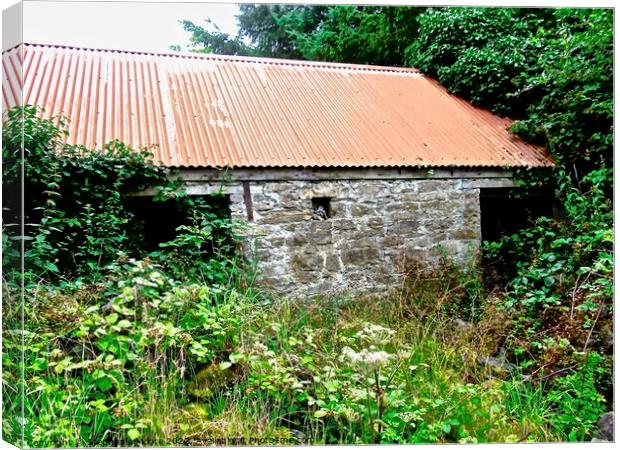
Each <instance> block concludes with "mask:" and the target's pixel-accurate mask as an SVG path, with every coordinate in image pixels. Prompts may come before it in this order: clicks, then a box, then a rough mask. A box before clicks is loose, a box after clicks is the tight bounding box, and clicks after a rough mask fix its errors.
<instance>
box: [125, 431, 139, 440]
mask: <svg viewBox="0 0 620 450" xmlns="http://www.w3.org/2000/svg"><path fill="white" fill-rule="evenodd" d="M127 436H129V439H131V440H132V441H135V440H136V439H138V438H139V437H140V436H141V433H140V430H137V429H136V428H132V429H131V430H129V431H127Z"/></svg>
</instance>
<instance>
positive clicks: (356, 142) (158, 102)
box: [2, 44, 553, 167]
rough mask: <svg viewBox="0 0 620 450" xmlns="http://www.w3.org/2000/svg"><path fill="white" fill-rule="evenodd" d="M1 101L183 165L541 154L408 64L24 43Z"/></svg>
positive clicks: (97, 140) (13, 55) (519, 160)
mask: <svg viewBox="0 0 620 450" xmlns="http://www.w3.org/2000/svg"><path fill="white" fill-rule="evenodd" d="M2 64H3V81H2V83H3V88H4V89H3V107H4V108H5V109H6V108H8V107H12V106H15V105H18V104H20V98H19V90H20V76H19V73H20V70H21V68H22V66H23V83H24V84H23V101H24V104H32V105H39V106H41V107H43V108H44V110H45V112H44V114H45V116H47V117H49V116H53V115H58V114H62V115H64V116H66V117H67V118H68V119H69V130H68V131H69V134H68V137H67V141H68V142H69V143H72V144H82V145H85V146H87V147H90V148H102V146H103V144H104V143H106V142H108V141H110V140H112V139H120V140H121V141H123V142H125V143H127V144H131V145H133V146H150V147H151V151H153V153H154V155H155V158H156V159H157V160H159V161H162V162H163V163H164V164H166V165H170V166H179V167H225V166H230V167H416V166H436V167H441V166H460V167H545V166H551V165H552V164H553V163H552V160H551V158H550V156H549V155H548V153H547V152H546V151H545V150H544V149H543V148H540V147H537V146H533V145H529V144H527V143H525V142H523V141H522V140H520V139H519V138H517V137H516V136H514V135H513V134H511V133H510V132H508V131H507V127H508V126H509V125H510V123H511V122H510V121H509V120H507V119H503V118H500V117H497V116H495V115H493V114H492V113H490V112H489V111H486V110H482V109H479V108H475V107H473V106H472V105H470V104H469V103H468V102H466V101H464V100H462V99H460V98H458V97H455V96H453V95H450V94H449V93H448V92H447V91H446V90H445V89H444V88H443V87H441V86H440V85H439V84H438V83H437V82H436V81H434V80H433V79H431V78H429V77H427V76H425V75H423V74H421V73H420V72H419V71H417V70H415V69H407V68H395V67H379V66H363V65H353V64H336V63H323V62H308V61H293V60H282V59H269V58H250V57H233V56H221V55H203V54H195V55H194V54H153V53H141V52H127V51H117V50H101V49H85V48H73V47H65V46H53V45H40V44H24V45H22V46H19V47H17V48H14V49H11V50H9V51H7V52H5V53H4V54H3V58H2Z"/></svg>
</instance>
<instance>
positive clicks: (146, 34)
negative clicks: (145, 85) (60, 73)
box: [23, 0, 238, 52]
mask: <svg viewBox="0 0 620 450" xmlns="http://www.w3.org/2000/svg"><path fill="white" fill-rule="evenodd" d="M237 12H238V7H237V5H235V4H234V3H207V2H204V1H203V2H200V3H165V2H152V3H143V2H76V1H31V0H30V1H29V0H27V1H25V2H24V9H23V14H24V17H23V20H24V22H23V24H24V41H25V42H39V43H46V44H62V45H72V46H77V47H89V48H108V49H116V50H134V51H150V52H168V51H170V49H169V47H170V46H171V45H180V46H181V47H182V49H183V50H187V44H188V43H189V36H190V33H188V32H186V31H184V30H183V27H182V25H181V24H179V20H181V19H188V20H191V21H192V22H194V23H195V24H197V25H206V24H205V22H204V19H205V18H207V17H210V18H211V19H212V20H213V22H214V23H216V24H217V26H218V27H219V28H220V30H221V31H222V32H224V33H228V34H231V35H236V34H237V30H238V27H237V21H236V19H235V14H237Z"/></svg>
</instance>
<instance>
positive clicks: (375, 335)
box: [357, 323, 396, 345]
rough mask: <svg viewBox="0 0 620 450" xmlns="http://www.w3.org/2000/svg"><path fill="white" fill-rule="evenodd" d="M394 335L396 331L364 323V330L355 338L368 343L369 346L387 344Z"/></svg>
mask: <svg viewBox="0 0 620 450" xmlns="http://www.w3.org/2000/svg"><path fill="white" fill-rule="evenodd" d="M395 334H396V331H394V330H392V329H391V328H386V327H384V326H381V325H375V324H372V323H366V324H364V328H363V329H362V330H361V331H359V332H358V333H357V337H358V338H360V340H362V341H365V342H368V343H369V344H373V345H382V344H387V343H388V342H389V340H390V338H391V337H392V336H394V335H395Z"/></svg>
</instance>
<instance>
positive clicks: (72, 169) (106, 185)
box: [3, 106, 172, 278]
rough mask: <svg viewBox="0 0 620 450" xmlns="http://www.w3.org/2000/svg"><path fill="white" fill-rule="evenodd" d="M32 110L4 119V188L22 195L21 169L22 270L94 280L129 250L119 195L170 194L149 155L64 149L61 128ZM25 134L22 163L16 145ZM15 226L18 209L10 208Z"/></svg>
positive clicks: (120, 149)
mask: <svg viewBox="0 0 620 450" xmlns="http://www.w3.org/2000/svg"><path fill="white" fill-rule="evenodd" d="M38 113H39V111H38V110H37V109H36V108H34V107H30V106H27V107H24V108H16V109H14V110H11V111H9V112H8V115H7V118H6V121H5V123H4V126H3V155H5V156H6V163H5V168H4V173H3V176H4V185H5V187H6V189H7V190H9V191H17V190H18V189H19V182H20V179H19V178H18V177H17V173H18V172H19V167H20V166H21V165H22V162H23V171H24V192H25V206H24V222H25V224H26V230H27V232H26V236H25V237H24V239H25V240H26V244H27V245H26V251H25V253H24V259H25V267H26V270H27V271H30V272H32V274H33V275H34V276H35V277H44V278H53V277H67V276H72V275H80V276H96V274H97V273H98V271H99V270H100V269H101V268H102V267H103V266H104V265H106V264H107V263H109V262H111V261H113V260H114V259H115V258H116V256H117V255H118V252H119V251H122V250H126V249H128V248H129V247H130V245H131V243H130V242H129V239H130V236H129V235H128V232H127V228H128V227H127V226H126V224H127V222H128V221H129V219H130V215H129V213H128V212H127V211H126V209H125V207H124V206H125V205H124V200H123V195H125V194H127V193H130V192H132V191H140V190H143V189H145V188H146V187H149V186H157V187H158V188H159V189H164V190H165V189H171V187H172V183H171V182H169V181H168V178H167V170H166V169H164V168H163V167H161V166H157V165H155V164H154V163H153V162H152V161H151V160H150V157H151V155H150V153H148V152H147V151H145V150H136V149H132V148H130V147H128V146H126V145H124V144H122V143H121V142H118V141H112V142H110V143H108V144H106V145H105V148H104V150H103V151H102V152H94V151H89V150H87V149H85V148H81V147H77V146H71V145H67V144H63V143H62V138H63V136H64V135H65V131H64V129H63V128H62V127H63V126H64V120H63V119H62V118H60V119H53V120H43V119H39V118H38V117H37V114H38ZM22 127H23V129H24V155H23V159H22V158H21V156H20V155H18V152H19V151H20V148H21V147H20V146H21V143H20V141H19V139H18V138H17V137H16V135H15V133H17V136H19V135H20V130H21V128H22ZM11 207H12V208H13V209H12V216H13V217H14V219H13V221H14V222H19V218H18V214H19V211H20V210H19V205H11Z"/></svg>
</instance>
